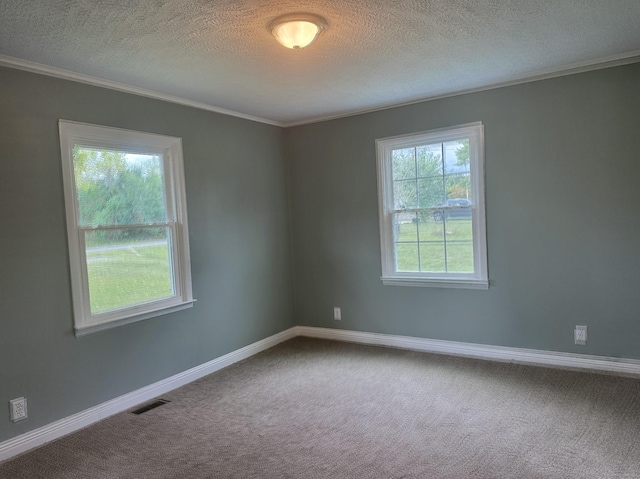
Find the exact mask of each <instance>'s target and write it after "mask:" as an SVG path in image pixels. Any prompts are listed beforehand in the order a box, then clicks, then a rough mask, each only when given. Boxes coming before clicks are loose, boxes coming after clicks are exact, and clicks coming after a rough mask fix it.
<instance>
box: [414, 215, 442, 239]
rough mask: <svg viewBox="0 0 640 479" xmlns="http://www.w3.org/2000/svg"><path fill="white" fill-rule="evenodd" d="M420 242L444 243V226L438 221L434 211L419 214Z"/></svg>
mask: <svg viewBox="0 0 640 479" xmlns="http://www.w3.org/2000/svg"><path fill="white" fill-rule="evenodd" d="M418 216H419V218H420V221H419V223H418V224H419V226H420V230H419V232H420V241H444V224H443V222H442V221H437V220H436V216H437V215H436V214H435V212H434V211H424V212H421V213H419V215H418Z"/></svg>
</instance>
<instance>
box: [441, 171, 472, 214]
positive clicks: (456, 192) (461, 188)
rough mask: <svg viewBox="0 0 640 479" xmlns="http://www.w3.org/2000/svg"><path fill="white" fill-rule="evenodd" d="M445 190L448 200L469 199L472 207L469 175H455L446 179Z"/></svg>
mask: <svg viewBox="0 0 640 479" xmlns="http://www.w3.org/2000/svg"><path fill="white" fill-rule="evenodd" d="M445 189H446V191H447V198H450V199H454V200H455V199H468V200H469V203H468V204H469V206H471V198H473V192H472V191H471V175H470V174H469V173H454V174H451V175H447V176H446V177H445Z"/></svg>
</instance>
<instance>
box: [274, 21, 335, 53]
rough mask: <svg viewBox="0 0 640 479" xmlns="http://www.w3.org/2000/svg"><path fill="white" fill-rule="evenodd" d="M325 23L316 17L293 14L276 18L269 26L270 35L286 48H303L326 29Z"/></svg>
mask: <svg viewBox="0 0 640 479" xmlns="http://www.w3.org/2000/svg"><path fill="white" fill-rule="evenodd" d="M326 26H327V23H326V21H325V20H324V19H323V18H322V17H319V16H317V15H311V14H293V15H285V16H283V17H278V18H276V19H275V20H274V21H273V22H271V24H270V25H269V27H270V29H271V34H272V35H273V36H274V37H275V39H276V40H278V42H280V44H281V45H283V46H285V47H287V48H293V49H297V48H304V47H306V46H308V45H310V44H311V43H313V41H314V40H315V39H316V38H317V37H318V35H319V34H320V33H321V32H322V31H323V30H324V29H325V28H326Z"/></svg>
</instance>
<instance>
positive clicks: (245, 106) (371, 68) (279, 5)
mask: <svg viewBox="0 0 640 479" xmlns="http://www.w3.org/2000/svg"><path fill="white" fill-rule="evenodd" d="M293 12H311V13H316V14H319V15H321V16H323V17H325V18H326V19H327V22H328V24H329V28H328V29H327V30H326V31H325V32H324V33H323V34H322V35H321V36H320V37H319V38H318V40H317V41H316V43H314V44H313V45H311V46H310V47H309V48H307V49H304V50H289V49H285V48H283V47H282V46H280V45H279V44H278V43H277V42H276V41H275V40H274V39H273V37H271V35H270V33H269V32H268V30H267V28H266V26H267V25H268V24H269V22H270V21H271V20H273V18H275V17H277V16H279V15H282V14H286V13H293ZM0 55H4V56H8V57H14V58H18V59H22V60H27V61H29V62H36V63H39V64H42V65H46V66H50V67H56V68H59V69H64V70H68V71H71V72H75V73H80V74H83V75H89V76H92V77H97V78H100V79H104V80H108V81H112V82H118V83H122V84H125V85H130V86H132V87H136V88H142V89H146V90H152V91H155V92H158V93H161V94H165V95H170V96H174V97H179V98H182V99H184V100H187V101H189V102H197V103H200V104H203V105H209V106H211V107H216V108H222V109H227V110H231V111H234V112H238V113H240V114H243V115H250V116H254V117H258V118H262V119H266V120H270V121H272V122H277V123H280V124H295V123H302V122H306V121H310V120H313V119H316V118H323V117H332V116H339V115H344V114H348V113H350V112H355V111H361V110H367V109H374V108H379V107H384V106H388V105H393V104H399V103H405V102H410V101H415V100H419V99H423V98H430V97H434V96H441V95H446V94H451V93H455V92H459V91H465V90H471V89H477V88H482V87H486V86H489V85H495V84H500V83H504V82H509V81H514V80H519V79H522V78H526V77H531V76H535V75H539V74H543V73H548V72H553V71H560V70H562V69H565V68H570V67H575V66H577V65H587V64H592V63H598V62H602V61H607V60H612V59H620V58H627V57H637V56H638V55H640V0H606V1H605V0H546V1H545V0H528V1H527V0H448V1H445V0H423V1H410V0H405V1H400V0H398V1H393V0H368V1H358V0H340V1H337V0H317V1H284V0H281V1H277V0H271V1H269V0H264V1H249V0H0ZM0 59H1V58H0ZM4 60H6V58H5V59H4ZM5 64H6V62H5Z"/></svg>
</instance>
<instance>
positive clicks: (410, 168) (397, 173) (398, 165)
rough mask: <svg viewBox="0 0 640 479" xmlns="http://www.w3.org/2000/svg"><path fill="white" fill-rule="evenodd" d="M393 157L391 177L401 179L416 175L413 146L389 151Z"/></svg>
mask: <svg viewBox="0 0 640 479" xmlns="http://www.w3.org/2000/svg"><path fill="white" fill-rule="evenodd" d="M391 157H392V159H393V179H394V180H402V179H408V178H415V177H416V159H415V148H403V149H401V150H393V151H392V152H391Z"/></svg>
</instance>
